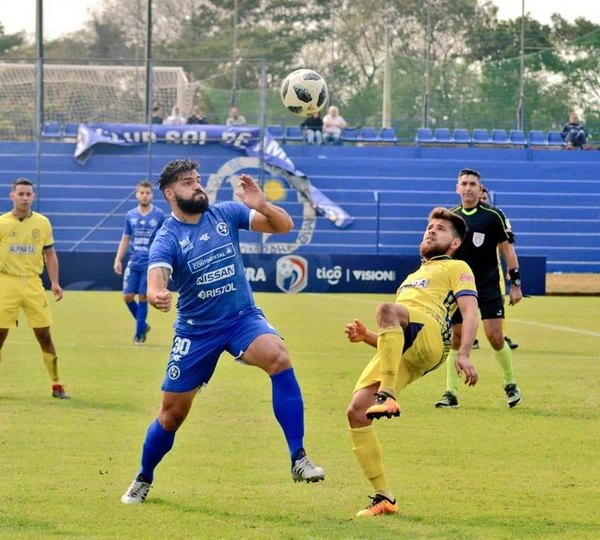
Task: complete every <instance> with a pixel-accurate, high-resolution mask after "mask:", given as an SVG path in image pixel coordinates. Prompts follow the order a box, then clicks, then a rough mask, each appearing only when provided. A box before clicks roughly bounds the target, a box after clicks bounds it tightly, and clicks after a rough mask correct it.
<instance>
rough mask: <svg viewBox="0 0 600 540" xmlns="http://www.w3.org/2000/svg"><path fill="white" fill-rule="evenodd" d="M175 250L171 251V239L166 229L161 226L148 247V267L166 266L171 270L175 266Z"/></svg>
mask: <svg viewBox="0 0 600 540" xmlns="http://www.w3.org/2000/svg"><path fill="white" fill-rule="evenodd" d="M175 254H176V252H175V250H174V249H173V243H172V237H171V235H169V233H168V227H166V226H163V227H161V228H160V229H159V231H158V232H157V233H156V237H155V239H154V242H152V245H151V246H150V253H149V255H148V267H152V266H168V267H169V268H171V269H173V268H174V264H175Z"/></svg>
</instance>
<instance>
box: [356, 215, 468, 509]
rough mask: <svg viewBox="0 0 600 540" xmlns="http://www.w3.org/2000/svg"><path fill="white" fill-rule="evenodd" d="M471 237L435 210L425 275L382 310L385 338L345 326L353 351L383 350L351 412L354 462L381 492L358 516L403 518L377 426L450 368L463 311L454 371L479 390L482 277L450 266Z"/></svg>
mask: <svg viewBox="0 0 600 540" xmlns="http://www.w3.org/2000/svg"><path fill="white" fill-rule="evenodd" d="M466 229H467V225H466V223H465V221H464V220H463V219H462V218H461V217H460V216H458V215H456V214H454V213H452V212H450V211H449V210H446V209H445V208H434V209H433V211H432V212H431V213H430V214H429V220H428V223H427V228H426V230H425V234H424V235H423V241H422V242H421V246H420V254H421V257H422V264H421V267H420V268H419V269H418V270H417V271H416V272H413V273H412V274H410V275H409V276H407V278H406V279H405V280H404V281H403V282H402V284H401V285H400V287H399V288H398V291H397V295H396V302H395V303H388V302H385V303H382V304H379V305H378V306H377V309H376V310H375V319H376V322H377V326H378V331H377V332H373V331H370V330H367V328H366V327H365V325H364V324H363V323H362V322H361V321H360V320H358V319H355V320H354V321H353V322H351V323H349V324H347V325H346V335H347V336H348V339H349V340H350V341H351V342H352V343H358V342H361V341H363V342H365V343H366V344H368V345H371V346H372V347H376V348H377V352H376V353H375V355H374V356H373V358H372V359H371V361H370V362H369V363H368V364H367V366H366V367H365V369H364V370H363V372H362V374H361V375H360V377H359V379H358V382H357V383H356V386H355V388H354V394H353V396H352V401H351V402H350V405H349V407H348V411H347V415H348V422H349V424H350V438H351V440H352V446H353V450H354V454H355V456H356V458H357V460H358V463H359V465H360V467H361V469H362V471H363V473H364V475H365V476H366V478H367V479H368V480H369V482H370V483H371V485H372V486H373V490H374V492H375V493H374V495H373V497H370V498H371V499H372V501H371V503H370V504H369V506H367V507H366V508H365V509H364V510H361V511H360V512H358V514H357V516H361V517H362V516H366V517H368V516H377V515H382V514H395V513H397V512H398V503H397V501H396V499H395V498H394V496H393V494H392V491H391V489H390V486H389V484H388V481H387V478H386V474H385V471H384V468H383V455H382V451H381V445H380V443H379V439H378V437H377V435H376V433H375V431H374V430H373V425H372V422H373V420H374V419H376V418H381V417H383V416H386V417H388V418H391V417H392V416H399V415H400V405H399V404H398V401H397V394H398V393H399V392H400V391H401V390H402V389H403V388H405V387H406V386H407V385H408V384H410V383H412V382H414V381H416V380H417V379H419V378H420V377H423V375H425V374H427V373H429V372H430V371H432V370H434V369H435V368H437V367H438V366H440V365H441V364H442V363H443V362H444V360H445V359H446V356H447V354H448V351H449V349H450V341H451V326H450V319H451V317H452V314H453V313H454V311H455V310H456V308H457V307H458V309H459V310H460V313H461V314H462V317H463V328H462V335H463V338H464V339H463V340H462V342H461V346H460V350H459V351H458V355H457V356H456V361H455V367H456V370H457V372H458V373H459V375H460V374H463V375H464V377H465V384H468V385H469V386H473V385H475V384H476V383H477V379H478V374H477V370H476V369H475V367H474V366H473V364H471V362H470V360H469V355H470V353H471V344H472V343H473V340H474V339H475V335H476V334H477V327H478V325H479V312H478V309H477V289H476V288H475V277H474V276H473V272H472V271H471V269H470V268H469V265H468V264H467V263H465V262H463V261H457V260H453V259H452V258H451V256H452V254H453V253H454V252H455V251H456V250H457V249H458V248H459V246H460V245H461V243H462V240H463V238H464V235H465V233H466ZM373 395H375V399H374V400H373Z"/></svg>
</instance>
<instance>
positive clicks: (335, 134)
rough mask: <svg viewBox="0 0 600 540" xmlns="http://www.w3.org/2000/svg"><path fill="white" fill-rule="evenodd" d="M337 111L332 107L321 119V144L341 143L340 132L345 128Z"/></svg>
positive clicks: (343, 121) (344, 122) (342, 118)
mask: <svg viewBox="0 0 600 540" xmlns="http://www.w3.org/2000/svg"><path fill="white" fill-rule="evenodd" d="M347 125H348V124H347V123H346V120H344V117H343V116H342V115H341V114H340V111H339V109H338V108H337V107H336V106H335V105H332V106H331V107H329V111H327V114H326V115H325V117H324V118H323V142H324V143H325V144H339V143H341V137H342V130H343V129H344V128H345V127H346V126H347Z"/></svg>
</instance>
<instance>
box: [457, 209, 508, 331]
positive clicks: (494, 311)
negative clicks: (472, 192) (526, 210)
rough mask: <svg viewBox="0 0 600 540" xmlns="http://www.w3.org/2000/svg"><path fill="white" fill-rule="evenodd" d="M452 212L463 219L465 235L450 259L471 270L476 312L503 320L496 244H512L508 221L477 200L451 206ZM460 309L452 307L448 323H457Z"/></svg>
mask: <svg viewBox="0 0 600 540" xmlns="http://www.w3.org/2000/svg"><path fill="white" fill-rule="evenodd" d="M452 212H454V213H455V214H458V215H459V216H461V217H462V218H463V219H464V220H465V221H466V222H467V227H468V228H467V234H466V237H465V240H464V241H463V243H462V245H461V247H460V248H459V250H458V251H457V252H456V253H455V255H454V258H456V259H461V260H463V261H465V262H466V263H467V264H468V265H469V266H470V267H471V270H473V274H474V275H475V284H476V285H477V294H478V300H479V311H480V312H481V318H482V319H504V302H503V298H502V291H501V290H500V273H499V271H498V244H500V243H502V242H509V243H511V244H512V243H514V235H513V234H512V232H511V230H510V227H509V225H508V221H507V219H506V217H505V215H504V214H503V213H502V210H500V209H499V208H496V207H495V206H490V205H489V204H486V203H482V202H480V203H479V204H478V205H477V206H475V207H474V208H470V209H468V210H467V209H465V208H463V207H462V205H461V206H456V207H454V208H452ZM461 322H462V318H461V316H460V311H459V310H456V312H455V315H454V317H453V318H452V324H460V323H461Z"/></svg>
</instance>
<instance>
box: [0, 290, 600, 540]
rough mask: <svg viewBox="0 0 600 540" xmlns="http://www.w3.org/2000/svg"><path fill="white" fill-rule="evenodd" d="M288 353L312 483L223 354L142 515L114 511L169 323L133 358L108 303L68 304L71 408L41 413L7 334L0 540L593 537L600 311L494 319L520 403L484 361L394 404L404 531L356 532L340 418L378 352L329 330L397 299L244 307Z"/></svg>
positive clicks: (599, 531)
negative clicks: (506, 346) (457, 383)
mask: <svg viewBox="0 0 600 540" xmlns="http://www.w3.org/2000/svg"><path fill="white" fill-rule="evenodd" d="M256 298H257V303H258V304H259V305H260V306H261V307H262V308H263V309H264V311H265V313H266V314H267V316H268V317H269V319H270V321H271V322H272V323H273V324H274V325H275V326H276V327H277V328H278V329H279V331H280V332H281V333H282V335H283V336H284V338H285V339H286V343H287V345H288V347H289V349H290V352H291V355H292V359H293V361H294V366H295V370H296V373H297V375H298V378H299V380H300V383H301V386H302V389H303V394H304V399H305V406H306V439H305V442H306V447H307V449H308V451H309V454H310V455H311V457H312V458H313V459H314V460H315V461H316V462H317V463H318V464H319V465H322V466H323V467H324V468H325V470H326V475H327V477H326V480H325V482H322V483H319V484H314V485H308V484H294V483H293V482H292V480H291V476H290V471H289V466H290V464H289V457H288V454H287V449H286V446H285V442H284V440H283V435H282V434H281V432H280V429H279V426H278V425H277V423H276V421H275V419H274V417H273V415H272V412H271V400H270V384H269V381H268V377H267V376H266V375H265V374H264V373H263V372H261V371H259V370H257V369H253V368H248V367H244V366H241V365H239V364H237V363H235V362H233V361H232V360H231V358H230V357H228V356H224V357H223V358H222V359H221V361H220V363H219V366H218V367H217V371H216V373H215V376H214V377H213V380H212V381H211V384H210V385H209V386H208V387H207V388H205V389H204V390H203V391H202V392H201V393H200V394H199V395H198V397H197V398H196V401H195V404H194V407H193V408H192V411H191V413H190V416H189V417H188V420H187V421H186V423H185V424H184V425H183V427H182V428H181V430H180V432H179V433H178V435H177V438H176V441H175V447H174V449H173V450H172V452H171V453H170V454H168V455H167V457H166V458H165V459H164V460H163V462H162V463H161V464H160V465H159V467H158V469H157V472H156V478H155V482H154V487H153V488H152V490H151V491H150V494H149V496H148V499H147V501H146V503H145V504H143V505H140V506H125V505H123V504H121V503H120V501H119V499H120V497H121V495H122V493H123V491H124V490H125V488H126V487H127V486H128V485H129V483H130V482H131V480H132V478H133V476H134V475H135V473H136V472H137V469H138V464H139V458H140V448H141V444H142V441H143V437H144V434H145V431H146V428H147V426H148V424H149V423H150V421H151V420H152V418H153V417H154V414H155V412H156V410H157V407H158V404H159V401H160V389H159V387H160V382H161V380H162V376H163V371H164V366H165V364H166V358H167V355H168V351H169V345H170V340H171V324H172V321H173V317H174V314H173V313H169V314H162V313H159V312H157V311H155V310H151V313H150V319H149V320H150V323H151V325H152V331H151V332H150V334H149V336H148V342H147V343H146V344H145V346H142V347H134V346H133V345H132V336H133V320H132V319H131V317H130V316H129V314H128V312H127V310H126V308H125V306H124V304H123V302H122V300H121V295H120V293H117V292H67V293H66V295H65V298H64V299H63V301H62V302H60V303H58V304H53V314H54V325H53V335H54V339H55V342H56V344H57V347H58V351H59V358H60V369H61V375H62V380H63V382H64V383H65V385H66V386H67V390H68V391H69V392H70V393H71V395H72V399H71V400H70V401H59V400H56V399H52V398H51V397H50V386H49V382H48V379H47V374H46V371H45V369H44V367H43V364H42V361H41V359H40V354H39V350H38V347H37V344H36V343H35V340H34V337H33V334H32V332H31V330H30V329H29V328H28V327H27V325H26V324H25V321H24V318H23V317H22V324H21V326H19V327H18V328H17V329H14V330H11V333H10V334H9V336H8V339H7V342H6V344H5V346H4V348H3V351H2V363H1V364H0V473H1V474H0V537H1V538H11V539H20V538H32V539H33V538H35V539H39V538H59V537H60V538H161V539H171V538H218V539H223V538H232V539H233V538H235V539H249V538H252V539H253V538H257V539H259V538H261V539H262V538H266V539H280V538H281V539H321V538H322V539H338V538H339V539H364V538H382V539H383V538H392V537H393V538H407V539H486V540H489V539H522V538H528V539H529V538H535V539H544V540H546V539H558V538H561V539H562V538H564V539H588V538H590V539H591V538H600V512H598V510H599V506H598V500H599V499H598V497H599V493H600V465H599V464H600V451H599V448H600V412H599V410H600V408H599V401H600V390H599V388H600V353H599V351H600V310H598V299H597V298H565V297H561V298H557V297H535V298H531V299H524V300H523V301H522V303H521V304H520V305H519V306H516V307H514V308H509V319H508V331H507V333H508V335H509V336H510V337H511V338H512V339H513V340H514V341H516V342H518V343H519V345H520V347H519V349H518V350H516V351H515V352H514V363H515V368H516V374H517V380H518V382H519V385H520V387H521V390H522V393H523V402H522V404H521V405H519V406H518V407H517V408H515V409H514V410H509V409H508V408H507V406H506V401H505V396H504V394H503V391H502V378H501V374H500V369H499V367H498V366H497V364H496V363H495V360H494V359H493V356H492V352H491V349H490V347H489V345H488V344H487V343H486V342H485V339H483V340H482V339H481V338H482V335H481V330H480V336H479V337H480V341H481V343H482V348H481V349H480V350H476V351H473V355H472V358H473V360H474V361H475V363H476V365H477V367H478V369H479V371H480V376H481V378H480V383H479V384H478V386H477V387H476V388H461V391H460V400H461V408H460V409H457V410H436V409H435V408H434V407H433V403H434V402H435V401H436V400H437V399H438V398H439V397H440V396H441V393H442V392H443V390H444V380H445V374H444V369H441V370H438V371H437V372H434V373H431V374H429V375H427V376H426V377H425V378H424V379H422V380H420V381H417V382H416V383H415V384H413V385H411V386H410V387H409V388H407V389H406V390H405V391H404V392H402V393H401V394H400V398H399V399H400V403H401V405H402V416H401V417H400V419H393V420H387V419H383V420H379V421H378V422H377V424H376V429H377V430H378V433H379V435H380V438H381V441H382V445H383V449H384V456H385V462H386V466H387V471H388V475H389V478H390V481H391V483H392V487H393V489H394V491H395V494H396V495H397V497H398V499H399V503H400V514H399V515H397V516H384V517H382V518H377V519H371V520H370V519H362V520H359V519H356V518H355V517H354V515H355V513H356V511H357V510H359V509H360V508H362V507H364V506H365V505H366V504H367V503H368V502H369V500H368V499H367V495H368V494H370V485H369V484H368V483H367V482H366V480H365V479H364V478H363V477H362V475H361V473H360V471H359V469H358V465H357V463H356V462H355V459H354V455H353V453H352V449H351V445H350V441H349V436H348V431H347V424H346V418H345V408H346V405H347V403H348V401H349V399H350V395H351V391H352V388H353V385H354V383H355V380H356V379H357V377H358V375H359V373H360V371H361V370H362V368H363V366H364V365H365V363H366V362H367V361H368V359H369V357H370V355H371V354H372V351H373V349H371V348H369V347H368V346H366V345H364V344H350V343H348V342H347V341H346V339H345V335H344V332H343V329H344V324H345V323H346V322H348V321H350V320H352V319H353V318H355V317H359V318H361V319H363V320H364V321H365V322H366V323H367V324H368V325H369V326H371V327H372V325H373V324H372V323H373V314H374V309H375V306H376V305H377V302H379V301H383V300H386V301H393V295H389V296H383V295H351V294H346V295H342V294H337V295H336V294H330V295H318V294H301V295H285V294H257V295H256Z"/></svg>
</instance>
